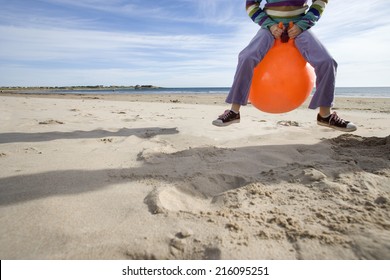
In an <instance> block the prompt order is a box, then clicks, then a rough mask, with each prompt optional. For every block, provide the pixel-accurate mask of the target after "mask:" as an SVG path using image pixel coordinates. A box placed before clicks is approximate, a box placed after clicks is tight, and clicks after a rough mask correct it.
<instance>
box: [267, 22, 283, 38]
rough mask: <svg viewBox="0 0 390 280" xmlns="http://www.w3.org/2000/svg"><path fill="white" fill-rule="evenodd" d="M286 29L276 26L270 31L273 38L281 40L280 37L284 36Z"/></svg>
mask: <svg viewBox="0 0 390 280" xmlns="http://www.w3.org/2000/svg"><path fill="white" fill-rule="evenodd" d="M285 28H286V27H284V26H283V28H280V27H279V26H278V24H274V25H272V26H271V27H270V28H269V31H271V34H272V36H274V38H275V39H280V36H282V33H283V31H284V29H285Z"/></svg>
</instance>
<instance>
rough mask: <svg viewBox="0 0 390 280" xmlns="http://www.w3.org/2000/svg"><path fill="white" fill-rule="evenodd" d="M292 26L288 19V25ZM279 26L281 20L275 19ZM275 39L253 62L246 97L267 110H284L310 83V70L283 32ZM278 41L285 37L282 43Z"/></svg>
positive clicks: (293, 106) (294, 105)
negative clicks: (249, 87)
mask: <svg viewBox="0 0 390 280" xmlns="http://www.w3.org/2000/svg"><path fill="white" fill-rule="evenodd" d="M292 26H293V23H292V22H290V25H289V28H291V27H292ZM279 27H280V28H283V23H279ZM282 39H283V40H281V39H278V40H275V44H274V46H273V47H272V48H271V49H270V50H269V51H268V53H267V54H266V55H265V57H264V58H263V60H262V61H261V62H260V63H259V64H258V65H257V66H256V68H255V70H254V74H253V79H252V85H251V89H250V93H249V100H250V102H251V103H252V105H253V106H255V107H256V108H257V109H259V110H261V111H263V112H267V113H275V114H276V113H286V112H289V111H292V110H294V109H296V108H298V107H299V106H300V105H302V103H303V102H305V100H306V99H307V97H308V96H309V95H310V93H311V91H312V90H313V86H314V80H315V75H314V70H313V68H312V67H311V66H310V65H309V64H308V63H307V62H306V60H305V59H304V58H303V56H302V55H301V53H300V52H299V50H298V49H297V48H296V47H295V43H294V39H289V38H288V35H287V39H286V34H285V35H284V36H282ZM282 41H287V42H286V43H283V42H282Z"/></svg>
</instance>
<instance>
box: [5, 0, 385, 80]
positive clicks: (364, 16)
mask: <svg viewBox="0 0 390 280" xmlns="http://www.w3.org/2000/svg"><path fill="white" fill-rule="evenodd" d="M45 1H46V2H47V3H56V4H57V5H63V6H64V7H65V6H66V7H75V8H79V9H81V10H80V12H78V13H77V14H75V13H73V14H66V13H64V14H61V17H56V15H54V14H51V13H47V12H46V13H45V11H44V10H40V9H38V8H34V9H32V10H28V12H24V11H23V9H19V10H18V9H17V7H14V8H12V9H11V8H10V7H9V6H7V7H8V8H7V9H6V8H4V9H3V10H2V11H0V36H1V38H2V42H1V43H0V62H1V63H0V85H40V84H42V85H47V84H50V85H66V84H68V85H69V84H83V83H85V84H107V85H110V84H132V83H147V84H151V83H153V84H156V85H161V86H230V85H231V82H232V78H233V75H234V71H235V66H236V63H237V56H238V53H239V51H240V50H241V49H242V48H244V47H245V46H246V45H247V44H248V43H249V41H250V40H251V38H252V37H253V36H254V35H255V33H256V32H257V30H258V29H259V27H258V26H257V25H256V24H254V23H252V22H251V20H250V19H249V17H248V16H247V15H246V13H245V6H244V4H245V3H243V2H242V1H240V3H238V2H237V1H236V0H227V1H222V0H214V1H208V0H199V1H195V2H194V1H192V0H191V1H189V0H182V1H162V2H158V3H157V2H156V3H154V4H153V5H151V6H145V2H144V1H141V0H137V1H122V0H113V1H103V0H86V1H78V0H45ZM161 3H164V4H166V3H169V4H170V6H169V7H166V8H163V6H162V4H161ZM144 6H145V7H144ZM173 6H174V7H173ZM184 8H187V10H185V12H184V11H183V12H181V9H184ZM89 10H93V11H98V12H102V14H101V15H102V16H103V15H104V16H105V15H106V14H107V13H111V14H116V15H118V16H123V17H126V18H127V19H130V20H132V19H133V18H134V19H137V24H138V25H137V28H139V30H138V29H137V28H135V27H133V25H132V26H129V28H127V29H126V28H123V29H120V30H117V29H112V27H111V28H108V27H107V24H106V22H104V21H103V22H99V21H98V18H99V17H98V16H96V15H95V16H93V17H84V16H83V12H86V11H89ZM17 11H19V12H17ZM145 11H147V12H145ZM10 12H12V13H10ZM389 12H390V10H389V7H388V3H386V2H385V1H384V0H373V1H360V2H359V3H354V2H350V1H348V3H347V2H345V1H330V3H329V5H328V7H327V9H326V10H325V13H324V15H323V17H322V18H321V19H320V21H319V22H318V24H317V25H316V26H315V27H314V28H313V31H314V32H315V33H316V34H317V35H318V37H319V38H320V39H321V41H322V42H323V43H324V44H325V46H326V47H327V48H328V49H329V50H330V52H331V53H332V55H333V56H334V57H335V58H336V60H337V61H338V62H339V75H338V80H337V85H338V86H364V85H366V86H375V85H377V86H388V85H389V84H388V77H389V76H390V70H389V66H388V65H390V63H389V62H390V61H389V60H390V59H389V54H388V51H387V48H388V46H389V45H390V35H389V34H390V33H389V31H390V17H388V14H389ZM29 13H31V14H29ZM24 17H25V20H22V19H23V18H24ZM162 19H163V20H162ZM140 20H142V21H140ZM151 20H154V21H155V22H154V23H153V24H156V22H159V23H161V26H158V25H157V26H156V27H155V28H154V31H150V30H146V29H145V28H142V27H143V26H145V27H149V26H151V25H152V24H151V23H150V21H151ZM131 22H132V21H130V25H131ZM177 22H181V24H177V25H175V24H173V23H177ZM126 23H127V22H126ZM169 23H171V24H172V25H171V26H170V28H169V29H165V27H166V24H169ZM124 25H125V24H124ZM172 26H177V27H175V28H174V29H173V28H172ZM159 28H160V29H159ZM201 30H202V31H201ZM18 73H19V74H18ZM99 81H100V82H99ZM37 83H38V84H37Z"/></svg>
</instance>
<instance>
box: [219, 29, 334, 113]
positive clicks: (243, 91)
mask: <svg viewBox="0 0 390 280" xmlns="http://www.w3.org/2000/svg"><path fill="white" fill-rule="evenodd" d="M274 42H275V39H274V37H273V36H272V34H271V32H270V31H269V30H267V29H260V30H259V31H258V32H257V34H256V36H255V37H254V38H253V39H252V41H251V42H250V43H249V45H248V46H247V47H246V48H245V49H243V50H242V51H241V52H240V54H239V56H238V65H237V69H236V74H235V76H234V81H233V85H232V87H231V89H230V92H229V95H228V96H227V98H226V102H227V103H230V104H231V103H236V104H240V105H246V104H247V103H248V97H249V91H250V87H251V84H252V77H253V71H254V68H255V67H256V66H257V64H258V63H259V62H260V61H261V60H262V59H263V57H264V56H265V55H266V54H267V52H268V51H269V49H270V48H271V47H272V46H273V44H274ZM295 46H296V47H297V48H298V50H299V51H300V53H301V54H302V56H303V57H304V58H305V59H306V61H307V62H308V63H309V64H310V65H311V66H313V68H314V71H315V74H316V88H315V93H314V95H313V97H312V99H311V101H310V104H309V108H310V109H316V108H318V107H332V106H333V100H334V91H335V80H336V73H337V62H336V61H335V60H334V59H333V58H332V56H331V55H330V54H329V53H328V51H327V50H326V48H325V47H324V46H323V45H322V44H321V42H320V41H319V40H318V39H317V38H316V37H315V36H314V34H313V33H312V32H311V31H310V30H306V31H304V32H302V33H301V34H300V35H299V36H298V37H296V38H295Z"/></svg>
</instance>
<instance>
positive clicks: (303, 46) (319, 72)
mask: <svg viewBox="0 0 390 280" xmlns="http://www.w3.org/2000/svg"><path fill="white" fill-rule="evenodd" d="M295 45H296V47H297V48H298V49H299V51H300V52H301V54H302V55H303V57H304V58H305V59H306V60H307V61H308V62H309V63H310V65H312V66H313V67H314V70H315V74H316V77H317V79H316V91H315V93H314V95H313V98H312V99H311V102H310V104H309V108H310V109H316V108H319V107H324V108H330V107H332V106H333V101H334V91H335V80H336V73H337V62H336V61H335V60H334V59H333V58H332V56H331V55H330V54H329V52H328V51H327V50H326V48H325V47H324V46H323V45H322V44H321V42H320V41H319V40H318V39H317V38H316V37H315V36H314V34H313V33H312V32H311V31H310V30H307V31H305V32H303V33H301V34H300V35H299V36H298V37H297V38H296V39H295Z"/></svg>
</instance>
